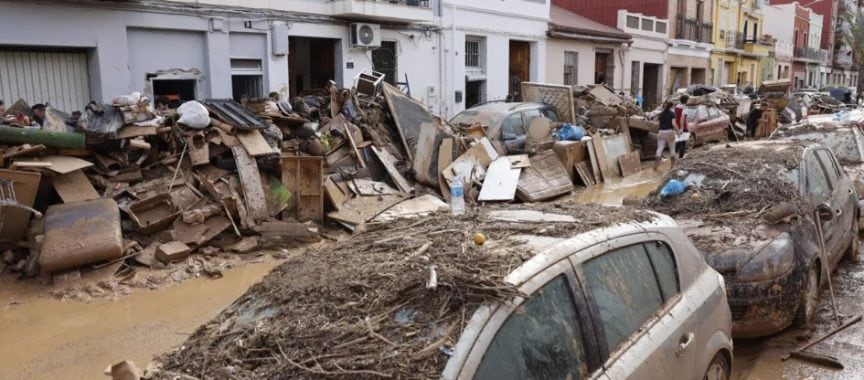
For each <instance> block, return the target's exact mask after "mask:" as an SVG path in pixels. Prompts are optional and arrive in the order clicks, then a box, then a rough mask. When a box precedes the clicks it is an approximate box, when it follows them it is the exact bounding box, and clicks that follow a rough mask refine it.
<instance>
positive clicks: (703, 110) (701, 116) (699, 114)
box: [696, 106, 708, 121]
mask: <svg viewBox="0 0 864 380" xmlns="http://www.w3.org/2000/svg"><path fill="white" fill-rule="evenodd" d="M705 120H708V107H705V106H699V107H698V108H697V109H696V121H705Z"/></svg>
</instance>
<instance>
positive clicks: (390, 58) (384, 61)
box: [372, 41, 399, 86]
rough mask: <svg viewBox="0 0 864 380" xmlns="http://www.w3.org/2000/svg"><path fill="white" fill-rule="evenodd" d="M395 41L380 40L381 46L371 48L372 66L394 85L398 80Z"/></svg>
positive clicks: (386, 80)
mask: <svg viewBox="0 0 864 380" xmlns="http://www.w3.org/2000/svg"><path fill="white" fill-rule="evenodd" d="M396 57H397V54H396V41H381V47H379V48H377V49H375V50H372V67H373V68H374V70H375V71H377V72H379V73H382V74H384V81H385V82H387V83H390V84H392V85H394V86H395V85H396V82H398V81H399V78H397V75H399V74H398V71H397V69H398V67H397V65H398V60H397V58H396Z"/></svg>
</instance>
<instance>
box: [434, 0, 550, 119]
mask: <svg viewBox="0 0 864 380" xmlns="http://www.w3.org/2000/svg"><path fill="white" fill-rule="evenodd" d="M548 22H549V3H548V2H544V3H539V2H532V1H526V0H506V1H505V2H503V3H497V2H496V3H489V2H475V1H468V0H452V1H451V0H446V1H445V3H444V4H443V12H442V20H441V29H442V31H443V33H442V46H443V53H444V54H443V55H442V57H441V58H442V62H440V64H439V63H438V62H436V64H434V65H430V66H432V67H436V68H439V69H440V70H441V76H442V77H443V78H444V81H443V86H442V87H443V88H442V90H441V94H442V97H443V98H444V99H446V101H445V104H446V106H445V107H444V109H442V110H441V114H442V115H444V116H446V117H451V116H454V115H456V114H457V113H459V112H461V111H462V110H464V109H465V95H466V86H465V79H466V74H467V71H466V68H465V37H466V36H472V37H479V38H482V39H483V42H484V44H485V46H484V49H483V50H484V51H485V56H483V57H481V59H482V60H483V64H482V66H483V67H484V69H485V76H486V85H485V92H484V99H483V100H484V101H490V100H501V99H505V98H507V95H508V94H509V84H510V81H509V61H510V41H525V42H528V43H529V44H530V47H531V52H530V62H531V64H530V80H531V81H535V82H544V81H547V76H546V68H547V66H548V65H547V63H546V59H547V46H546V31H547V28H548ZM457 94H459V95H458V96H461V98H462V99H461V101H458V102H457V101H456V100H457V97H458V96H457Z"/></svg>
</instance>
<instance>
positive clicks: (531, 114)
mask: <svg viewBox="0 0 864 380" xmlns="http://www.w3.org/2000/svg"><path fill="white" fill-rule="evenodd" d="M541 116H543V115H542V114H541V113H540V110H528V111H525V115H524V117H525V129H526V130H527V129H528V126H529V125H531V122H532V121H534V119H536V118H538V117H541Z"/></svg>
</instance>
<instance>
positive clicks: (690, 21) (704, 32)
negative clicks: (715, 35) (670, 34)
mask: <svg viewBox="0 0 864 380" xmlns="http://www.w3.org/2000/svg"><path fill="white" fill-rule="evenodd" d="M677 17H678V20H677V21H678V22H677V24H676V27H675V29H676V30H675V38H676V39H679V40H690V41H695V42H703V43H708V44H710V43H711V36H712V32H713V27H714V26H713V25H712V24H711V23H710V22H704V21H702V20H698V19H695V18H686V17H684V16H683V15H678V16H677Z"/></svg>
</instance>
